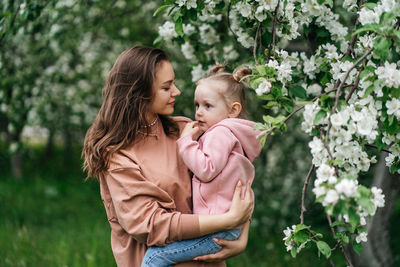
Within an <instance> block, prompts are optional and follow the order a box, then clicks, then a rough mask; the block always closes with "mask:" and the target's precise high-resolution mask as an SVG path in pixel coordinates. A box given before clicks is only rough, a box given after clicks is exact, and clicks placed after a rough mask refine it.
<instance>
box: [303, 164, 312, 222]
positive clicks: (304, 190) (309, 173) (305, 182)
mask: <svg viewBox="0 0 400 267" xmlns="http://www.w3.org/2000/svg"><path fill="white" fill-rule="evenodd" d="M314 167H315V166H314V164H312V165H311V168H310V170H309V171H308V174H307V177H306V180H305V181H304V184H303V191H302V193H301V212H300V223H301V224H304V212H306V211H307V209H306V207H305V204H304V202H305V198H306V191H307V186H308V182H309V181H310V177H311V174H312V172H313V171H314Z"/></svg>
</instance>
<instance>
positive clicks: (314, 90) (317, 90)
mask: <svg viewBox="0 0 400 267" xmlns="http://www.w3.org/2000/svg"><path fill="white" fill-rule="evenodd" d="M306 91H307V94H310V95H313V96H317V95H320V94H321V91H322V87H321V85H319V84H318V83H313V84H312V85H310V86H308V87H307V89H306Z"/></svg>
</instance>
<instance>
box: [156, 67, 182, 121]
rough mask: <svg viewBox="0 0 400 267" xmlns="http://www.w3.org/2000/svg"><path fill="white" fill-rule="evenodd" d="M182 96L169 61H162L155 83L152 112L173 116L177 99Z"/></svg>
mask: <svg viewBox="0 0 400 267" xmlns="http://www.w3.org/2000/svg"><path fill="white" fill-rule="evenodd" d="M180 94H181V91H179V89H178V88H176V86H175V73H174V69H173V68H172V65H171V63H170V62H169V61H162V62H161V63H160V65H159V66H158V68H157V71H156V78H155V80H154V83H153V99H152V101H151V103H150V106H151V112H152V113H153V115H154V114H160V115H171V114H172V113H173V112H174V105H175V98H176V97H177V96H179V95H180Z"/></svg>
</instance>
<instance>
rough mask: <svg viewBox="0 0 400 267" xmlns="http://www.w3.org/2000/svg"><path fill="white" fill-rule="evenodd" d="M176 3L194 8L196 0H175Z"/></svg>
mask: <svg viewBox="0 0 400 267" xmlns="http://www.w3.org/2000/svg"><path fill="white" fill-rule="evenodd" d="M176 3H177V4H178V5H179V6H180V7H181V6H186V8H187V9H191V8H196V7H197V3H196V0H177V1H176Z"/></svg>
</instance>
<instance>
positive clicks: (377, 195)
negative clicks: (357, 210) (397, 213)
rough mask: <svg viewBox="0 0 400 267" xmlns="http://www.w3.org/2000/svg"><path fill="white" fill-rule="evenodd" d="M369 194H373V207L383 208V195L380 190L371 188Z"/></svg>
mask: <svg viewBox="0 0 400 267" xmlns="http://www.w3.org/2000/svg"><path fill="white" fill-rule="evenodd" d="M371 192H372V194H373V197H372V202H373V203H374V205H375V207H384V206H385V195H384V194H382V189H381V188H377V187H375V186H373V187H372V188H371Z"/></svg>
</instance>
